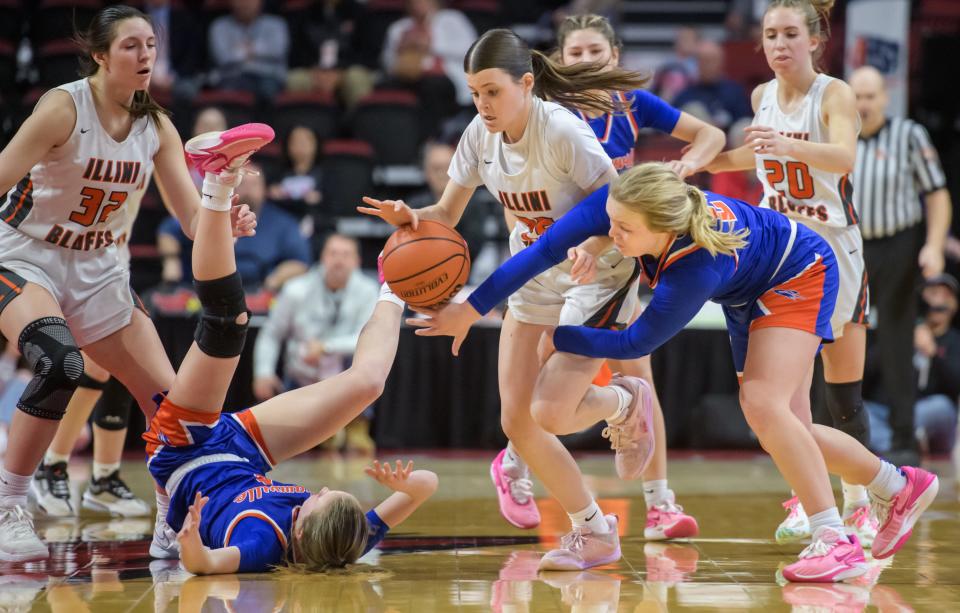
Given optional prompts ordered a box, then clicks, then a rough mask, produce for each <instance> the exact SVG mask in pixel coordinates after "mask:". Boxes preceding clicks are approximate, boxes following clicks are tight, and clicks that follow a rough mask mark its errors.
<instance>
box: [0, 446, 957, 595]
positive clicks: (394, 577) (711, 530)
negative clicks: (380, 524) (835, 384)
mask: <svg viewBox="0 0 960 613" xmlns="http://www.w3.org/2000/svg"><path fill="white" fill-rule="evenodd" d="M380 457H381V459H390V458H392V457H394V456H393V455H392V454H389V453H385V454H382V455H381V456H380ZM412 458H413V459H414V460H415V462H416V464H417V465H418V466H420V467H424V468H430V469H432V470H434V471H436V472H437V473H438V474H439V475H440V478H441V485H440V491H439V492H438V493H437V495H436V496H435V497H434V498H433V499H431V501H430V502H428V503H427V504H426V505H425V506H424V507H423V508H422V509H421V510H420V511H418V513H417V514H415V515H414V516H413V517H412V518H411V519H410V520H409V521H408V522H407V523H406V524H404V525H403V526H401V527H400V528H399V529H397V530H396V531H394V532H393V533H391V534H390V535H389V536H388V538H387V539H386V540H385V541H384V543H383V544H382V546H381V548H380V549H379V550H374V551H373V552H371V554H370V555H368V556H367V557H366V558H365V559H364V560H363V562H365V563H366V565H364V566H362V567H360V568H361V569H362V570H360V571H357V572H354V573H352V574H349V575H345V576H336V575H306V576H304V575H294V576H289V575H281V574H277V573H273V574H266V575H233V576H222V577H191V576H189V575H188V574H186V573H184V572H183V571H181V570H179V569H178V567H177V564H176V563H175V562H173V563H171V562H162V561H151V560H150V559H149V557H148V555H147V547H148V544H149V537H148V536H147V535H148V534H149V532H150V530H151V529H152V521H151V520H149V519H146V518H145V519H140V520H130V519H128V520H117V519H110V518H108V517H96V516H93V515H86V514H83V515H82V516H81V518H80V519H78V520H70V521H51V520H48V519H38V521H37V524H38V527H39V529H40V530H41V532H42V533H43V534H44V536H45V537H46V539H47V540H48V541H49V542H50V543H51V550H52V552H53V555H52V557H51V559H50V560H48V561H47V562H44V563H39V564H38V563H34V564H27V565H19V566H17V565H4V566H0V571H2V575H0V611H53V612H57V613H60V612H68V613H81V612H84V611H94V612H99V611H103V612H113V611H118V612H119V611H158V612H159V611H240V612H248V611H249V612H260V611H264V612H270V611H293V612H297V611H364V612H369V611H397V612H399V611H412V612H430V611H459V610H463V611H490V610H492V611H502V612H505V613H506V612H511V613H512V612H517V613H520V612H526V611H584V612H586V611H590V612H612V611H631V612H645V611H740V610H764V611H771V612H772V611H791V610H792V611H844V612H848V613H849V612H857V611H899V612H903V611H937V612H942V613H946V612H949V611H960V546H958V542H960V504H958V502H957V488H956V485H955V483H954V472H953V469H952V467H951V466H950V464H949V462H946V461H942V462H933V463H932V464H930V466H932V467H933V468H934V469H935V470H936V471H937V472H938V473H939V474H940V475H941V484H942V485H941V491H940V496H939V498H938V500H937V502H936V503H935V504H934V506H933V507H932V508H931V509H930V511H928V513H927V514H926V515H925V517H924V518H923V520H922V521H921V522H920V523H919V524H918V526H917V529H916V530H915V532H914V535H913V537H912V539H911V540H910V542H909V543H908V544H907V545H906V546H905V547H904V549H903V550H902V551H901V552H900V553H898V554H897V555H896V556H895V558H894V559H893V561H892V563H889V564H885V565H880V564H879V563H874V566H873V567H872V570H871V573H870V574H869V577H868V580H867V581H862V582H860V583H859V584H854V585H846V584H844V585H835V586H833V585H798V584H794V585H781V584H779V583H778V581H777V578H776V573H777V569H778V565H781V564H783V563H786V562H789V561H792V560H793V559H794V558H795V556H796V554H797V553H798V552H799V550H800V549H801V548H802V546H796V545H795V546H778V545H776V544H775V543H774V542H773V540H772V535H773V531H774V528H775V527H776V525H777V523H778V522H779V521H780V519H781V518H782V517H783V512H782V509H781V507H780V502H781V501H782V499H783V498H784V497H785V496H784V494H785V491H786V489H785V486H784V485H783V482H782V481H781V480H780V478H779V476H778V475H777V473H776V471H775V470H774V467H773V465H772V463H771V462H770V461H769V459H767V458H766V457H764V456H755V455H742V456H734V457H731V456H722V457H711V456H708V457H703V456H685V457H680V458H672V459H671V468H670V471H671V486H672V487H673V489H674V490H676V492H677V495H678V501H679V502H680V503H682V504H683V505H684V507H685V509H686V510H687V511H688V512H690V513H692V514H693V515H695V516H696V517H697V518H698V520H699V521H700V525H701V535H700V537H699V538H696V539H693V540H691V541H689V542H683V543H670V544H667V543H650V542H645V541H644V539H643V537H642V534H643V522H644V517H645V513H644V505H643V496H642V491H641V489H640V486H639V483H637V482H630V483H627V482H622V481H619V480H618V479H617V478H616V477H615V475H614V473H613V465H612V458H611V457H609V456H606V455H591V456H586V457H583V458H581V466H582V467H583V469H584V472H585V473H587V474H588V475H590V477H589V484H590V487H591V488H592V490H593V491H595V492H596V493H597V495H598V497H599V499H600V506H601V507H603V508H604V510H606V511H607V512H615V513H617V514H618V515H619V516H620V518H621V521H620V526H621V530H622V533H623V538H622V541H621V542H622V548H623V558H622V559H621V560H620V562H618V563H617V564H613V565H610V566H606V567H603V568H599V569H596V570H593V571H590V572H584V573H551V574H545V573H541V574H539V575H538V574H537V572H536V566H537V560H538V558H539V556H540V555H541V554H542V552H543V551H545V550H547V549H548V548H550V547H552V546H553V545H555V544H556V542H557V537H558V536H559V535H560V534H561V533H562V532H564V531H566V529H567V525H568V524H567V523H566V518H565V516H564V515H563V514H562V512H561V511H560V510H559V508H557V506H556V505H555V504H552V503H551V502H550V501H549V500H548V499H546V498H545V496H544V492H543V491H542V489H538V490H537V493H538V496H539V498H538V500H539V501H540V508H541V510H542V513H543V517H544V521H543V524H542V525H541V527H540V528H539V529H538V530H535V531H523V530H518V529H515V528H512V527H511V526H509V525H507V524H506V523H505V522H504V521H503V520H502V519H501V518H500V516H499V514H498V512H497V507H496V498H495V493H494V491H493V489H492V486H491V485H490V481H489V476H488V467H489V459H490V458H489V456H488V455H487V454H480V453H475V452H471V453H469V454H454V453H446V454H442V455H414V456H412ZM88 463H89V461H88V460H85V459H80V460H78V461H75V462H74V464H73V465H72V466H71V476H72V478H74V479H75V480H76V482H75V483H74V485H75V486H77V487H78V489H79V485H80V481H81V480H82V479H85V478H86V477H87V476H88V473H87V472H86V466H87V465H88ZM363 466H364V462H363V461H362V460H361V459H343V458H341V457H340V456H333V455H315V456H311V457H308V458H306V459H303V460H301V461H294V462H289V463H287V464H285V465H284V466H281V467H280V468H279V469H278V470H277V471H275V472H274V473H273V476H274V477H275V478H277V479H279V480H284V481H295V482H299V483H302V484H304V485H306V486H308V487H311V488H315V487H319V486H321V485H330V486H333V487H340V488H343V489H348V490H350V491H352V492H354V493H355V494H357V495H358V497H359V498H360V499H361V500H362V501H365V502H366V501H369V502H373V501H375V500H377V499H379V498H380V497H381V496H382V495H383V494H384V493H385V492H384V491H381V489H380V487H379V486H378V485H376V484H374V483H373V482H371V481H370V480H369V479H367V478H366V477H365V476H364V475H363V473H362V468H363ZM125 471H126V474H127V477H128V480H129V481H130V483H131V485H132V486H133V487H134V489H135V491H137V493H138V494H141V495H148V494H149V492H150V489H149V487H150V486H149V482H148V477H147V474H146V471H145V470H144V469H143V467H142V465H140V464H139V463H137V462H135V461H132V460H131V461H130V462H128V463H127V467H126V468H125Z"/></svg>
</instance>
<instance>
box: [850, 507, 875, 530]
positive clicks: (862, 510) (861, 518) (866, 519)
mask: <svg viewBox="0 0 960 613" xmlns="http://www.w3.org/2000/svg"><path fill="white" fill-rule="evenodd" d="M870 519H871V517H870V509H869V508H868V507H858V508H857V510H856V511H854V512H853V515H851V516H850V521H851V522H852V523H853V525H854V526H856V527H857V529H858V530H859V529H862V528H863V526H864V524H869V523H870Z"/></svg>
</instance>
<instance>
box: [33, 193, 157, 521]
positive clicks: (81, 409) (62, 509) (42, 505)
mask: <svg viewBox="0 0 960 613" xmlns="http://www.w3.org/2000/svg"><path fill="white" fill-rule="evenodd" d="M143 193H144V190H140V191H137V192H136V193H134V194H131V195H130V197H128V198H127V200H126V202H125V203H124V209H125V210H126V215H125V216H124V218H123V219H124V225H123V226H122V227H119V228H118V229H117V232H116V234H115V238H114V242H115V243H116V244H117V249H118V253H117V255H118V256H119V259H120V263H121V265H122V266H123V267H124V268H129V267H130V249H129V240H130V234H131V232H132V230H133V223H134V221H136V218H137V213H139V211H140V202H141V200H142V197H143ZM81 353H82V352H81ZM83 363H84V374H83V376H82V377H81V378H80V379H79V380H78V381H77V390H76V391H75V392H74V393H73V396H72V397H71V398H70V403H69V404H68V405H67V408H66V412H65V415H64V417H63V419H62V420H61V421H60V425H59V426H58V427H57V433H56V436H54V438H53V441H51V443H50V446H49V447H48V448H47V450H46V453H45V454H44V456H43V461H41V462H40V466H39V467H38V468H37V470H36V472H35V473H34V476H33V482H32V483H31V484H30V494H31V497H32V498H33V501H34V503H35V504H36V508H37V510H39V511H40V512H42V513H45V514H46V515H49V516H52V517H71V516H75V515H77V510H78V509H77V507H76V505H74V501H73V497H72V495H71V491H70V475H69V471H68V465H69V463H70V456H71V455H72V451H73V448H74V445H75V443H76V441H77V439H78V438H79V436H80V434H81V433H82V432H83V428H84V427H85V426H86V424H87V421H88V420H89V419H90V416H91V414H92V415H93V428H92V430H93V466H92V469H91V471H90V481H89V483H88V484H87V487H86V489H85V490H84V492H83V497H82V506H83V507H84V508H85V509H89V510H92V511H97V512H105V513H110V514H111V515H119V516H122V517H137V516H143V515H148V514H149V513H150V505H149V504H147V503H146V502H145V501H144V500H142V499H140V498H138V497H137V496H135V495H134V494H133V492H132V491H131V490H130V488H129V486H128V485H127V484H126V482H125V481H124V480H123V478H122V476H121V474H120V468H121V459H122V456H123V447H124V444H125V442H126V438H127V425H128V423H129V421H130V405H131V404H132V400H133V399H132V398H131V396H130V393H129V392H128V391H127V388H125V387H123V385H121V384H120V382H119V381H118V380H117V379H116V378H115V377H111V376H110V373H109V372H107V371H106V370H105V369H104V368H102V367H101V366H99V365H98V364H97V363H96V362H94V361H93V360H92V359H91V358H90V356H88V355H84V356H83Z"/></svg>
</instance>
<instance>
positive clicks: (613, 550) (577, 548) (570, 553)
mask: <svg viewBox="0 0 960 613" xmlns="http://www.w3.org/2000/svg"><path fill="white" fill-rule="evenodd" d="M603 518H604V519H605V520H607V525H608V526H609V527H610V532H608V533H607V534H594V533H593V532H591V531H590V530H588V529H586V528H574V529H573V530H572V531H571V532H569V533H568V534H567V535H565V536H564V537H563V538H562V539H560V548H559V549H554V550H552V551H548V552H547V554H546V555H544V556H543V558H541V559H540V570H586V569H588V568H593V567H594V566H602V565H604V564H611V563H613V562H616V561H617V560H619V559H620V535H619V534H617V516H616V515H604V517H603Z"/></svg>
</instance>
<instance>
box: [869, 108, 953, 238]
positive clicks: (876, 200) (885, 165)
mask: <svg viewBox="0 0 960 613" xmlns="http://www.w3.org/2000/svg"><path fill="white" fill-rule="evenodd" d="M945 186H946V178H945V177H944V175H943V169H942V168H941V167H940V160H939V158H938V157H937V151H936V149H934V148H933V145H932V144H931V142H930V136H929V134H927V130H926V128H924V127H923V126H922V125H920V124H918V123H917V122H915V121H913V120H911V119H900V118H893V119H887V121H886V123H884V124H883V127H882V128H880V131H879V132H877V133H876V134H874V135H873V136H870V137H868V138H862V137H861V138H860V139H858V140H857V163H856V166H855V167H854V171H853V199H854V203H855V205H856V207H857V212H858V213H859V214H860V231H861V232H862V233H863V237H864V238H866V239H871V238H883V237H886V236H892V235H893V234H896V233H897V232H900V231H901V230H904V229H906V228H909V227H911V226H914V225H916V224H918V223H920V221H921V220H922V219H923V203H922V202H921V196H924V195H926V194H929V193H930V192H933V191H936V190H938V189H940V188H942V187H945Z"/></svg>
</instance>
